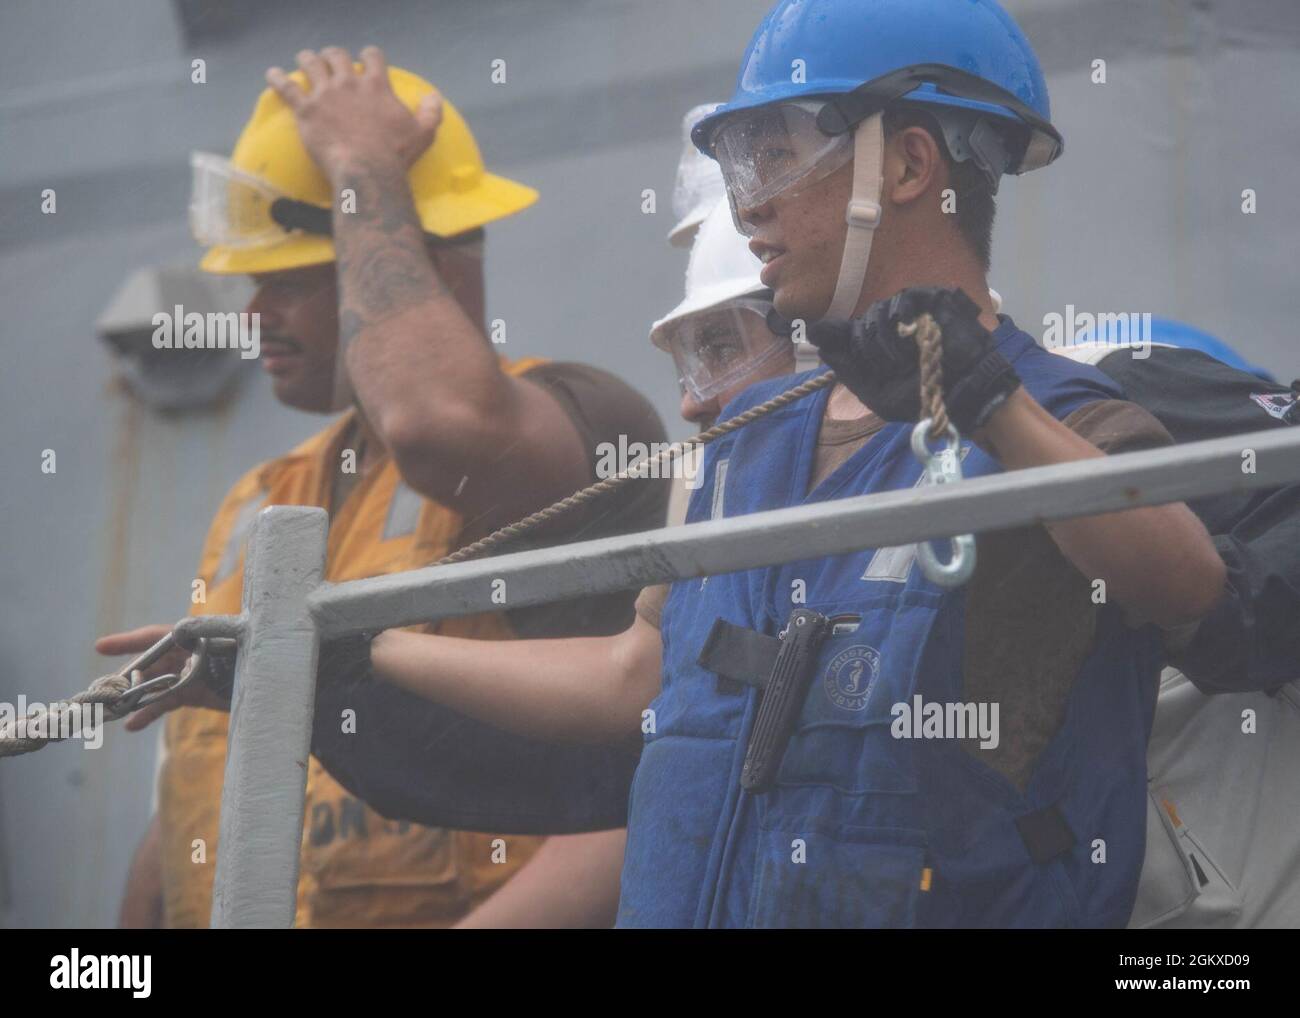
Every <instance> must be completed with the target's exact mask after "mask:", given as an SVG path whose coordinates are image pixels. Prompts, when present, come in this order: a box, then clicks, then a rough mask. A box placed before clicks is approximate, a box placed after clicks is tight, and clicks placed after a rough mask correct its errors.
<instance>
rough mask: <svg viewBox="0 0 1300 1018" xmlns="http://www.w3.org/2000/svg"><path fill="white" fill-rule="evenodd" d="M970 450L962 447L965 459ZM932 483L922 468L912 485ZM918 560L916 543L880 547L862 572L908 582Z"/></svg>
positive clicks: (871, 577) (888, 580)
mask: <svg viewBox="0 0 1300 1018" xmlns="http://www.w3.org/2000/svg"><path fill="white" fill-rule="evenodd" d="M969 452H970V446H969V445H963V446H962V447H961V458H962V459H963V460H964V459H965V458H966V455H967V454H968V453H969ZM929 483H930V475H929V473H928V472H926V471H924V470H922V471H921V476H920V477H918V478H917V479H916V483H915V484H914V485H912V487H914V488H921V487H924V486H925V485H927V484H929ZM915 561H916V545H914V544H900V545H896V546H895V547H893V548H878V549H876V553H875V554H874V555H872V556H871V561H870V562H868V563H867V571H866V572H865V573H863V574H862V576H861V579H864V580H880V581H882V582H885V583H906V582H907V576H908V574H909V573H910V572H911V571H912V563H913V562H915Z"/></svg>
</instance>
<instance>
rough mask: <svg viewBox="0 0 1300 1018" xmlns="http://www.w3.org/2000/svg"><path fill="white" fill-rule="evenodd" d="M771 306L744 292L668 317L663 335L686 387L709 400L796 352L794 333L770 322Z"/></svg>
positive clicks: (701, 397) (704, 399) (702, 400)
mask: <svg viewBox="0 0 1300 1018" xmlns="http://www.w3.org/2000/svg"><path fill="white" fill-rule="evenodd" d="M771 308H772V305H771V304H770V303H769V302H767V301H764V300H758V299H756V298H752V299H751V298H743V297H742V298H739V299H736V300H731V301H727V302H726V303H725V304H720V305H718V306H717V307H714V308H709V309H708V310H707V311H699V312H696V313H694V314H689V315H684V316H683V317H681V318H678V319H675V320H673V321H670V322H666V323H664V325H663V326H661V328H662V330H663V332H662V340H663V343H664V345H665V346H667V348H668V350H669V352H670V353H672V355H673V363H674V364H675V365H677V373H678V381H679V383H680V384H681V387H682V389H683V391H686V392H689V393H690V394H691V396H693V397H694V398H695V399H696V400H698V401H699V402H706V401H707V400H710V399H712V398H713V397H714V396H716V395H718V393H720V392H723V391H725V390H726V389H728V388H730V387H731V386H733V385H735V384H736V383H737V382H739V381H740V380H741V379H743V378H745V377H747V376H748V375H751V374H754V373H756V372H758V371H759V370H761V369H762V368H765V367H768V366H769V365H772V364H773V363H775V362H776V361H777V359H778V358H780V357H782V356H785V357H793V355H794V350H793V347H792V346H791V344H790V340H789V338H788V337H787V336H782V335H778V334H776V333H774V332H772V331H771V329H769V328H768V325H767V321H768V317H767V316H768V312H769V311H770V310H771Z"/></svg>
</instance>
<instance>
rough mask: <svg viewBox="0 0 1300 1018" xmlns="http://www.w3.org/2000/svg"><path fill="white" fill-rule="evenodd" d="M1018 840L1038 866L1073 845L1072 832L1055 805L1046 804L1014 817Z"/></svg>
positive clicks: (1062, 853)
mask: <svg viewBox="0 0 1300 1018" xmlns="http://www.w3.org/2000/svg"><path fill="white" fill-rule="evenodd" d="M1016 827H1017V829H1018V830H1019V831H1020V840H1021V841H1023V842H1024V843H1025V848H1026V849H1028V850H1029V858H1031V859H1032V860H1033V861H1034V862H1036V863H1038V864H1039V865H1040V866H1041V865H1042V864H1043V863H1048V862H1051V861H1052V860H1053V859H1055V858H1057V857H1058V856H1062V855H1065V853H1066V852H1068V851H1070V849H1072V848H1073V847H1074V843H1075V840H1076V839H1075V837H1074V832H1073V831H1072V830H1070V825H1069V824H1067V823H1066V822H1065V817H1063V816H1061V811H1060V810H1059V809H1057V808H1056V807H1055V806H1047V807H1046V808H1044V809H1040V810H1037V811H1035V812H1033V813H1026V814H1025V815H1024V816H1022V817H1017V818H1016Z"/></svg>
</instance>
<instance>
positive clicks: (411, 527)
mask: <svg viewBox="0 0 1300 1018" xmlns="http://www.w3.org/2000/svg"><path fill="white" fill-rule="evenodd" d="M423 509H424V499H423V498H422V497H421V496H420V494H419V493H418V492H416V491H415V489H413V488H411V487H410V486H409V485H408V484H407V483H406V482H405V481H398V482H397V487H396V489H394V491H393V497H392V500H391V501H390V502H389V503H388V516H387V517H386V518H385V519H384V532H383V534H382V535H381V537H380V540H381V541H391V540H393V539H394V538H396V537H406V536H407V535H408V534H414V533H415V528H416V527H417V526H419V523H420V513H421V511H422V510H423Z"/></svg>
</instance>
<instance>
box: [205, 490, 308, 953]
mask: <svg viewBox="0 0 1300 1018" xmlns="http://www.w3.org/2000/svg"><path fill="white" fill-rule="evenodd" d="M327 531H328V519H327V517H326V514H325V512H324V510H322V509H309V508H304V507H300V506H274V507H272V508H269V509H265V510H263V511H262V512H261V513H260V514H259V515H258V517H257V519H256V520H255V521H254V524H253V528H252V534H251V536H250V539H249V542H248V549H247V551H246V552H245V558H244V614H245V616H246V618H247V621H246V624H245V628H244V632H243V635H242V636H241V637H240V642H239V658H238V663H237V666H236V669H235V690H234V700H233V702H232V704H231V710H230V735H229V737H228V738H229V743H228V745H227V748H226V774H225V783H224V787H223V788H222V793H221V834H220V840H219V842H218V844H217V873H216V883H215V886H214V888H213V895H212V926H213V927H214V928H234V927H276V928H287V927H289V926H292V925H293V915H294V904H295V899H296V897H297V886H298V856H299V852H300V851H301V847H302V826H303V802H304V798H305V796H306V789H307V760H308V756H309V754H310V752H311V723H312V709H313V707H314V705H315V700H316V655H317V649H318V648H317V633H316V626H315V624H314V622H313V621H312V617H311V615H310V613H309V612H308V610H307V595H308V594H309V593H310V592H311V591H312V590H313V589H314V588H315V587H316V586H317V585H319V584H320V582H321V579H322V577H323V575H324V571H325V540H326V535H327Z"/></svg>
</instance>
